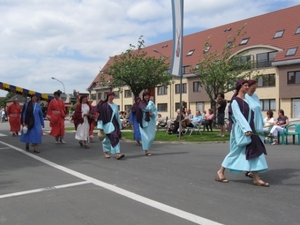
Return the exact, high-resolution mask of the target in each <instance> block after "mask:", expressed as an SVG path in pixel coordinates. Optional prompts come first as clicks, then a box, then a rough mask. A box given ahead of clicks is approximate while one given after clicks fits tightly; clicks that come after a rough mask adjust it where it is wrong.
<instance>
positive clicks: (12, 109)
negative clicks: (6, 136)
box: [7, 98, 22, 136]
mask: <svg viewBox="0 0 300 225" xmlns="http://www.w3.org/2000/svg"><path fill="white" fill-rule="evenodd" d="M21 112H22V108H21V106H20V104H19V102H18V98H14V99H13V103H12V104H10V105H9V106H8V107H7V115H8V118H9V119H8V122H9V125H10V131H11V132H12V135H13V136H15V135H17V136H18V135H19V131H20V129H21Z"/></svg>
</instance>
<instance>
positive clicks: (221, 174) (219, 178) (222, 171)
mask: <svg viewBox="0 0 300 225" xmlns="http://www.w3.org/2000/svg"><path fill="white" fill-rule="evenodd" d="M225 170H226V168H225V167H223V166H221V167H220V169H219V170H218V171H217V175H218V176H217V177H216V178H215V181H219V182H222V183H228V182H229V180H227V179H226V178H225Z"/></svg>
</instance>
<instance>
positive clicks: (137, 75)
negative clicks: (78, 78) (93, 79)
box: [100, 36, 172, 96]
mask: <svg viewBox="0 0 300 225" xmlns="http://www.w3.org/2000/svg"><path fill="white" fill-rule="evenodd" d="M143 47H144V40H143V39H142V36H141V37H140V38H139V41H138V46H137V47H135V46H134V45H132V44H130V45H129V49H127V50H126V51H125V52H124V53H122V54H120V55H116V56H114V57H113V63H112V64H111V65H108V66H107V68H106V69H105V70H104V73H105V74H106V75H104V76H101V78H100V82H101V83H102V85H103V86H108V87H110V88H115V87H122V86H128V87H129V88H130V89H131V91H132V93H133V94H134V96H138V95H139V94H140V93H141V91H143V90H145V89H151V88H154V87H156V86H158V85H162V86H167V85H169V84H170V82H171V78H172V77H171V75H170V74H169V72H168V69H169V60H168V58H166V57H161V58H159V59H158V58H155V57H151V56H148V55H147V52H146V51H144V50H143ZM107 76H109V78H108V77H107Z"/></svg>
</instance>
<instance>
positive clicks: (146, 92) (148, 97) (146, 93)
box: [143, 91, 150, 102]
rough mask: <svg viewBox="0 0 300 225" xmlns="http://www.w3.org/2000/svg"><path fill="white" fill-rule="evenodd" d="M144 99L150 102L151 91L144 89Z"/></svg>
mask: <svg viewBox="0 0 300 225" xmlns="http://www.w3.org/2000/svg"><path fill="white" fill-rule="evenodd" d="M143 100H144V101H146V102H148V101H149V100H150V93H149V92H148V91H144V93H143Z"/></svg>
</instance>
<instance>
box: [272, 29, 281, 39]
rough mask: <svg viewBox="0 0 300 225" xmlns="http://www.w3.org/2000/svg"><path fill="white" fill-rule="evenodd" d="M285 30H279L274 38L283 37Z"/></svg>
mask: <svg viewBox="0 0 300 225" xmlns="http://www.w3.org/2000/svg"><path fill="white" fill-rule="evenodd" d="M283 33H284V30H279V31H277V32H276V33H275V35H274V37H273V38H281V37H282V36H283Z"/></svg>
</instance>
